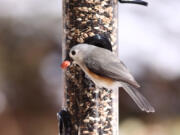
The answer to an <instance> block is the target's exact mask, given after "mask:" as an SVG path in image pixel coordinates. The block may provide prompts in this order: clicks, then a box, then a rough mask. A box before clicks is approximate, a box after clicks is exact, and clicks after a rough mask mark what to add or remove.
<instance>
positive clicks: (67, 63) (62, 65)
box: [61, 60, 71, 69]
mask: <svg viewBox="0 0 180 135" xmlns="http://www.w3.org/2000/svg"><path fill="white" fill-rule="evenodd" d="M70 64H71V62H70V61H68V60H65V61H63V63H62V64H61V68H62V69H66V68H67V67H69V65H70Z"/></svg>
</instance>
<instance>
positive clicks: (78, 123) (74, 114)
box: [63, 0, 118, 135]
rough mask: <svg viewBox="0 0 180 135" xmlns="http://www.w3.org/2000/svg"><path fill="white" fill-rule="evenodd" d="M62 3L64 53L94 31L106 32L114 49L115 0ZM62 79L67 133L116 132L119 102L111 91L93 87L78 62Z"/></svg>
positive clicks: (112, 134)
mask: <svg viewBox="0 0 180 135" xmlns="http://www.w3.org/2000/svg"><path fill="white" fill-rule="evenodd" d="M63 2H64V4H63V15H64V18H63V21H64V23H63V29H64V44H63V46H64V49H65V50H66V53H67V54H68V52H69V50H70V48H71V47H72V46H74V45H76V44H78V43H84V42H85V40H86V39H87V38H89V37H93V36H95V35H97V34H100V35H105V36H106V37H107V38H108V39H109V40H110V42H111V45H112V49H113V52H116V50H117V38H116V37H117V0H64V1H63ZM65 80H66V81H65V97H66V98H65V103H66V104H65V107H66V108H67V110H68V112H69V113H70V115H71V123H72V130H71V133H70V135H117V134H118V133H117V130H118V126H117V124H118V118H117V116H118V114H117V113H118V101H117V98H115V94H114V92H113V91H112V90H107V89H104V88H102V89H98V88H96V87H95V85H94V84H93V82H92V81H90V80H89V79H88V77H87V76H86V75H85V74H84V72H83V71H82V70H81V69H80V67H79V66H77V65H71V66H70V67H69V68H68V69H67V71H66V72H65ZM116 95H118V94H117V93H116ZM115 100H116V101H115ZM115 120H116V121H115Z"/></svg>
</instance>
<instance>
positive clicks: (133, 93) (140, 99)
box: [123, 83, 155, 112]
mask: <svg viewBox="0 0 180 135" xmlns="http://www.w3.org/2000/svg"><path fill="white" fill-rule="evenodd" d="M123 88H124V90H125V91H126V92H127V93H128V94H129V96H130V97H131V98H132V99H133V100H134V102H135V103H136V104H137V106H138V107H139V108H140V109H141V110H142V111H145V112H155V109H154V107H152V106H151V104H150V103H149V102H148V101H147V99H146V98H145V97H144V96H143V95H142V94H141V93H140V92H139V91H138V90H136V89H134V88H132V87H131V86H129V85H128V84H125V83H123Z"/></svg>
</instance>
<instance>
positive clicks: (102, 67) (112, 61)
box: [84, 48, 140, 87]
mask: <svg viewBox="0 0 180 135" xmlns="http://www.w3.org/2000/svg"><path fill="white" fill-rule="evenodd" d="M84 63H85V66H86V67H87V68H88V69H89V70H90V71H92V72H94V73H96V74H98V75H100V76H104V77H108V78H111V79H113V80H116V81H122V82H126V83H128V84H131V85H132V86H134V87H140V86H139V84H138V83H137V82H136V81H135V79H134V77H133V76H132V75H131V74H130V72H129V71H128V70H127V68H126V66H125V65H124V64H123V63H122V62H121V61H120V60H119V59H118V57H117V56H115V55H114V54H113V53H112V52H110V51H108V50H106V49H102V48H98V49H97V48H96V49H94V50H93V51H91V53H89V54H87V56H86V57H85V58H84Z"/></svg>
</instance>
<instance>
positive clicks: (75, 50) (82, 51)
mask: <svg viewBox="0 0 180 135" xmlns="http://www.w3.org/2000/svg"><path fill="white" fill-rule="evenodd" d="M93 48H94V47H93V46H92V45H88V44H78V45H76V46H74V47H72V48H71V50H70V52H69V56H70V57H71V58H72V59H73V61H74V62H76V63H81V62H82V61H83V59H84V57H85V56H86V54H87V53H88V52H90V51H91V50H92V49H93Z"/></svg>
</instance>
